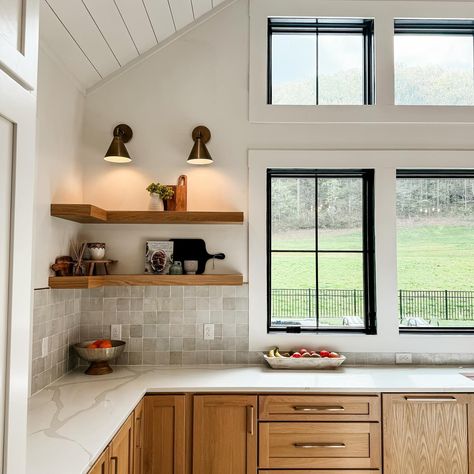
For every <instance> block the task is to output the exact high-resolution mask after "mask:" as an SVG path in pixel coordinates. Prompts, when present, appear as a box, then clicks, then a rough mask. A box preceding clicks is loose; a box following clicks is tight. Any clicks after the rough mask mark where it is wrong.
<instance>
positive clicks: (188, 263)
mask: <svg viewBox="0 0 474 474" xmlns="http://www.w3.org/2000/svg"><path fill="white" fill-rule="evenodd" d="M197 269H198V261H197V260H185V261H184V271H185V272H186V275H196V272H197Z"/></svg>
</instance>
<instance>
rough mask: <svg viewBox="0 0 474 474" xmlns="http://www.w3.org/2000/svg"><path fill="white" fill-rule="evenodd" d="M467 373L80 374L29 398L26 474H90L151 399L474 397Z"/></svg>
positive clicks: (127, 370)
mask: <svg viewBox="0 0 474 474" xmlns="http://www.w3.org/2000/svg"><path fill="white" fill-rule="evenodd" d="M82 370H83V369H82ZM462 374H474V369H472V368H444V367H442V368H441V367H436V368H435V367H429V368H425V367H409V368H399V367H364V368H355V367H343V368H340V369H337V370H335V371H324V372H322V371H320V372H314V371H274V370H271V369H269V368H266V367H263V366H258V367H248V366H247V367H219V368H211V367H210V368H202V367H199V368H171V367H170V368H163V367H118V368H116V369H115V371H114V373H112V374H110V375H104V376H87V375H84V374H83V373H82V371H81V370H76V371H74V372H72V373H70V374H68V375H66V376H65V377H63V378H62V379H60V380H58V381H57V382H55V383H54V384H51V385H50V386H48V387H46V388H45V389H43V390H42V391H41V392H39V393H37V394H35V395H34V396H32V397H31V398H30V403H29V413H28V454H27V474H64V473H67V474H83V473H86V472H87V471H88V469H89V468H90V467H91V466H92V464H93V463H94V461H95V460H96V459H97V457H98V456H99V454H100V453H101V452H102V451H103V450H104V449H105V447H106V446H107V445H108V443H109V442H110V441H111V439H112V437H113V435H114V434H115V433H116V431H117V430H118V429H119V428H120V426H121V425H122V423H123V422H124V421H125V420H126V419H127V417H128V416H129V415H130V413H131V412H132V410H133V409H134V407H135V405H136V404H137V403H138V402H139V401H140V399H141V398H142V396H143V395H144V394H145V393H153V392H154V393H172V392H178V393H183V392H260V393H262V392H295V393H374V392H376V393H380V392H472V393H474V381H472V380H470V379H469V378H467V377H464V376H463V375H462Z"/></svg>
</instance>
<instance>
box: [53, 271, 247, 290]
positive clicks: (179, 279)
mask: <svg viewBox="0 0 474 474" xmlns="http://www.w3.org/2000/svg"><path fill="white" fill-rule="evenodd" d="M242 284H243V276H242V275H241V274H238V273H236V274H228V275H216V274H206V275H92V276H65V277H49V286H50V287H51V288H53V289H62V290H72V289H86V288H100V287H102V286H240V285H242Z"/></svg>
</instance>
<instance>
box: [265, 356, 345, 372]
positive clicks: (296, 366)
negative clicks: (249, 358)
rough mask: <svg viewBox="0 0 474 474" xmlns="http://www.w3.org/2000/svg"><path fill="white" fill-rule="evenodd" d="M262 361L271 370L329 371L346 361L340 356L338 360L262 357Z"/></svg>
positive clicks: (327, 358)
mask: <svg viewBox="0 0 474 474" xmlns="http://www.w3.org/2000/svg"><path fill="white" fill-rule="evenodd" d="M263 357H264V359H265V360H266V361H267V362H268V365H269V366H270V367H271V368H272V369H293V370H330V369H336V368H337V367H339V366H340V365H341V364H343V363H344V361H345V360H346V358H345V356H343V355H341V357H338V358H329V357H300V358H298V359H296V358H295V359H292V358H291V357H268V356H267V355H266V354H264V355H263Z"/></svg>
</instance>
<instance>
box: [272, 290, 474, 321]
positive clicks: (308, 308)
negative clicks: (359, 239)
mask: <svg viewBox="0 0 474 474" xmlns="http://www.w3.org/2000/svg"><path fill="white" fill-rule="evenodd" d="M318 303H319V314H320V315H321V316H323V317H324V318H342V317H344V316H359V317H361V318H363V316H364V292H363V290H336V289H334V290H331V289H324V290H323V289H320V290H319V291H318ZM398 307H399V316H400V319H401V320H403V319H404V318H409V317H420V318H423V319H426V320H431V319H438V320H446V321H450V320H451V321H474V291H448V290H440V291H425V290H420V291H413V290H400V291H399V292H398ZM315 314H316V290H315V289H314V288H308V289H273V290H272V317H273V318H314V316H315Z"/></svg>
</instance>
